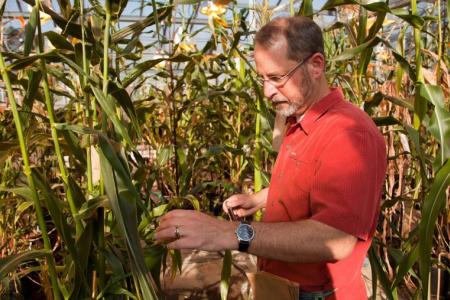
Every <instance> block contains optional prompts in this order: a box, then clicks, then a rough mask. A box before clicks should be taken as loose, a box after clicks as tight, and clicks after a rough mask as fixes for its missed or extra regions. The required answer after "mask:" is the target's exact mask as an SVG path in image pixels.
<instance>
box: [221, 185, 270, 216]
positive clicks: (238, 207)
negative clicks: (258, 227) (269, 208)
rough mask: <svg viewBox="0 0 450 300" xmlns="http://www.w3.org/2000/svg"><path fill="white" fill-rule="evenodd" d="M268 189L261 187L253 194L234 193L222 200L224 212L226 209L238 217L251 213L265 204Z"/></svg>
mask: <svg viewBox="0 0 450 300" xmlns="http://www.w3.org/2000/svg"><path fill="white" fill-rule="evenodd" d="M267 192H268V189H263V190H261V191H260V192H259V193H256V194H253V195H246V194H236V195H233V196H231V197H230V198H228V199H227V200H225V201H224V202H223V205H222V208H223V210H224V211H225V212H226V213H229V212H228V209H233V212H234V213H235V214H236V215H237V216H238V217H240V218H242V217H246V216H250V215H253V214H254V213H255V212H256V211H257V210H258V209H261V208H263V207H265V206H266V201H267Z"/></svg>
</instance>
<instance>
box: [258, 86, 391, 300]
mask: <svg viewBox="0 0 450 300" xmlns="http://www.w3.org/2000/svg"><path fill="white" fill-rule="evenodd" d="M385 172H386V146H385V142H384V138H383V136H382V135H381V134H380V132H379V131H378V129H377V127H376V126H375V124H374V123H373V121H372V119H371V118H369V117H368V116H367V115H366V113H365V112H364V111H362V110H360V109H359V108H357V107H356V106H354V105H353V104H351V103H349V102H347V101H345V100H344V99H343V95H342V91H341V90H340V89H338V88H336V89H333V90H332V91H331V92H330V93H329V94H328V95H327V96H325V97H324V98H323V99H321V100H320V101H319V102H317V103H316V104H314V105H313V106H312V107H311V108H310V109H309V110H308V111H307V112H306V114H305V116H304V118H303V119H302V120H301V121H299V122H297V123H295V124H291V125H290V126H289V127H288V130H287V133H286V136H285V138H284V140H283V144H282V145H281V148H280V152H279V154H278V157H277V160H276V162H275V165H274V168H273V171H272V178H271V181H270V186H269V195H268V199H267V205H266V210H265V214H264V218H263V221H264V222H284V221H297V220H303V219H313V220H316V221H319V222H322V223H324V224H327V225H329V226H331V227H334V228H336V229H339V230H341V231H344V232H346V233H349V234H352V235H354V236H355V237H357V238H358V239H357V243H356V246H355V248H354V249H353V252H352V253H351V255H350V256H348V257H347V258H345V259H343V260H340V261H338V262H334V263H332V262H323V263H312V264H298V263H287V262H282V261H278V260H273V259H265V258H261V259H260V260H259V267H260V269H261V270H264V271H267V272H270V273H273V274H276V275H278V276H281V277H284V278H288V279H290V280H292V281H295V282H298V283H299V284H300V288H301V289H302V290H305V291H317V290H324V289H325V290H328V289H333V288H337V290H336V293H335V294H334V295H333V296H330V297H328V298H327V299H338V300H344V299H345V300H347V299H357V300H360V299H367V295H366V289H365V285H364V281H363V279H362V275H361V267H362V264H363V261H364V258H365V256H366V252H367V249H368V248H369V246H370V243H371V241H372V237H373V234H374V231H375V227H376V224H377V216H378V213H379V205H380V196H381V192H382V186H383V182H384V177H385Z"/></svg>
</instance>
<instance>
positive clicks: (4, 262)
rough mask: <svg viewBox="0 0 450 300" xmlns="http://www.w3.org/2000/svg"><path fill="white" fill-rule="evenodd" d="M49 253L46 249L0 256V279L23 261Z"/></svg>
mask: <svg viewBox="0 0 450 300" xmlns="http://www.w3.org/2000/svg"><path fill="white" fill-rule="evenodd" d="M48 255H51V251H47V250H31V251H27V252H23V253H20V254H14V255H8V256H6V257H4V258H0V279H2V278H4V277H6V276H7V275H8V273H10V272H13V271H14V270H16V269H17V267H18V266H19V265H21V264H22V263H24V262H27V261H31V260H35V259H37V258H41V257H45V256H48Z"/></svg>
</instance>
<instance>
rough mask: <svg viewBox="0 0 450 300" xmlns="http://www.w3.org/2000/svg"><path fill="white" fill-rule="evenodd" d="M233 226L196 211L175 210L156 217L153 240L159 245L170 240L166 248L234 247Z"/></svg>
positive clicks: (229, 248) (235, 241) (235, 225)
mask: <svg viewBox="0 0 450 300" xmlns="http://www.w3.org/2000/svg"><path fill="white" fill-rule="evenodd" d="M237 226H238V224H237V223H235V222H229V221H222V220H218V219H216V218H214V217H211V216H209V215H207V214H204V213H201V212H199V211H195V210H179V209H177V210H172V211H170V212H168V213H167V214H166V215H164V216H163V217H162V218H161V219H160V224H159V227H158V228H157V229H156V233H155V240H156V242H157V243H161V244H162V243H167V242H168V241H170V242H169V243H168V244H167V247H168V248H170V249H198V250H206V251H221V250H234V249H237V248H238V241H237V238H236V235H235V233H234V231H235V229H236V228H237Z"/></svg>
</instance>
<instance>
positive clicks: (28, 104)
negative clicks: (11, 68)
mask: <svg viewBox="0 0 450 300" xmlns="http://www.w3.org/2000/svg"><path fill="white" fill-rule="evenodd" d="M27 74H28V86H27V92H26V94H25V97H24V99H23V105H22V111H23V112H26V113H29V112H31V111H32V109H33V103H34V99H35V98H36V94H37V93H38V92H39V84H40V82H41V79H42V72H40V71H37V72H36V71H33V70H28V72H27ZM30 120H31V118H30V117H29V116H28V115H27V116H24V117H23V118H22V122H23V125H24V128H27V127H28V124H29V122H30Z"/></svg>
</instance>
